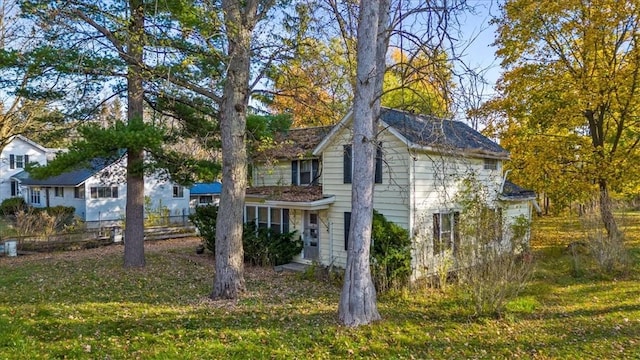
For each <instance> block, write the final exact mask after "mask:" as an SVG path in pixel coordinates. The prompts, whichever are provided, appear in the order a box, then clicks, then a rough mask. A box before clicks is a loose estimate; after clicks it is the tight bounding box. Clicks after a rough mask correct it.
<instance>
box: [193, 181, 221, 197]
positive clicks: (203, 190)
mask: <svg viewBox="0 0 640 360" xmlns="http://www.w3.org/2000/svg"><path fill="white" fill-rule="evenodd" d="M221 191H222V184H221V183H220V182H219V181H214V182H212V183H196V184H194V185H193V186H192V187H191V189H189V192H190V193H191V195H210V194H220V192H221Z"/></svg>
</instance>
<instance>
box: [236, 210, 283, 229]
mask: <svg viewBox="0 0 640 360" xmlns="http://www.w3.org/2000/svg"><path fill="white" fill-rule="evenodd" d="M245 222H253V223H254V224H256V225H257V226H258V227H259V228H262V229H266V228H271V229H273V230H274V231H275V232H277V233H288V232H289V209H283V208H276V207H267V206H246V207H245Z"/></svg>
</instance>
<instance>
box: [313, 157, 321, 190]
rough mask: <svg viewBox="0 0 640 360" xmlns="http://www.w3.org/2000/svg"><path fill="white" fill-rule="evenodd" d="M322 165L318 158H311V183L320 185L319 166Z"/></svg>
mask: <svg viewBox="0 0 640 360" xmlns="http://www.w3.org/2000/svg"><path fill="white" fill-rule="evenodd" d="M319 167H320V161H319V160H318V159H313V160H311V184H312V185H318V178H319V177H320V176H319V175H318V168H319Z"/></svg>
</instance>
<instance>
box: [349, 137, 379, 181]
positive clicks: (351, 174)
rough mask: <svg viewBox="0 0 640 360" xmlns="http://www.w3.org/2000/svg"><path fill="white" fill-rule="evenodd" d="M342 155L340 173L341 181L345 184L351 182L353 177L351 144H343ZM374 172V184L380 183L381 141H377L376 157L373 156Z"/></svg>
mask: <svg viewBox="0 0 640 360" xmlns="http://www.w3.org/2000/svg"><path fill="white" fill-rule="evenodd" d="M342 152H343V156H342V173H343V182H344V183H345V184H351V181H352V178H353V147H352V146H351V144H348V145H344V146H343V151H342ZM375 166H376V167H375V173H374V182H375V183H376V184H382V143H381V142H380V143H378V146H376V158H375Z"/></svg>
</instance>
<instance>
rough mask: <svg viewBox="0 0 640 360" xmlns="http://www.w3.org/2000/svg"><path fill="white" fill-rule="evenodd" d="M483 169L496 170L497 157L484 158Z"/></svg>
mask: <svg viewBox="0 0 640 360" xmlns="http://www.w3.org/2000/svg"><path fill="white" fill-rule="evenodd" d="M484 169H485V170H498V159H484Z"/></svg>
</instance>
